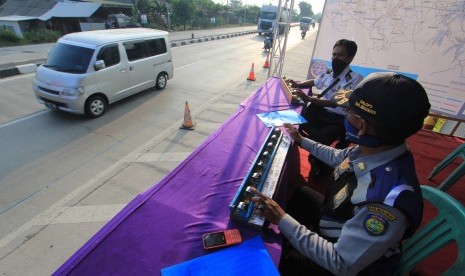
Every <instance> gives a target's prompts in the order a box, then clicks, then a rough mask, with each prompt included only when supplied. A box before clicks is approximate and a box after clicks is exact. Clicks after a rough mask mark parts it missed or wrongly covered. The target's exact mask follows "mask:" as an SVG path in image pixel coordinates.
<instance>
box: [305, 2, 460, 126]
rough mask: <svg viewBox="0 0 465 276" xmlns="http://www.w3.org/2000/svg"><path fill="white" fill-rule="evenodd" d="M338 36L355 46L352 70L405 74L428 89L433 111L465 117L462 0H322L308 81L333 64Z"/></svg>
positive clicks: (365, 73)
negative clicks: (323, 1)
mask: <svg viewBox="0 0 465 276" xmlns="http://www.w3.org/2000/svg"><path fill="white" fill-rule="evenodd" d="M341 38H346V39H350V40H354V41H355V42H356V43H357V45H358V51H357V54H356V56H355V59H354V61H353V62H352V64H351V68H352V70H354V71H356V72H359V73H361V74H362V75H363V76H366V75H367V74H369V73H371V72H377V71H394V72H398V73H402V74H405V75H407V76H409V77H412V78H414V79H416V80H418V81H419V82H420V83H421V84H422V85H423V87H424V88H425V89H426V91H427V93H428V97H429V100H430V103H431V105H432V108H431V109H432V110H431V111H435V112H438V113H441V114H443V115H447V116H450V117H457V118H461V119H464V118H465V1H463V0H449V1H447V0H430V1H426V0H326V3H325V7H324V9H323V16H322V21H321V24H320V27H319V30H318V36H317V40H316V43H315V48H314V50H313V55H312V60H311V62H310V68H309V71H308V78H315V77H316V76H317V75H318V74H319V73H321V72H322V70H326V68H327V66H329V65H330V64H331V63H330V61H331V53H332V48H333V45H334V43H335V42H336V41H337V40H339V39H341ZM399 100H401V99H399Z"/></svg>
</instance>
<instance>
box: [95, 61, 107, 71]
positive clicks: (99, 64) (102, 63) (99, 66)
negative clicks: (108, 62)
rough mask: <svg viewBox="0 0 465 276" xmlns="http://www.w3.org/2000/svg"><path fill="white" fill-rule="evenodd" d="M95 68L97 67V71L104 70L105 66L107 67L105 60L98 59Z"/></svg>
mask: <svg viewBox="0 0 465 276" xmlns="http://www.w3.org/2000/svg"><path fill="white" fill-rule="evenodd" d="M94 68H95V71H98V70H102V69H103V68H105V61H103V60H101V59H100V60H97V61H96V62H95V63H94Z"/></svg>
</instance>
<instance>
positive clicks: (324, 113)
mask: <svg viewBox="0 0 465 276" xmlns="http://www.w3.org/2000/svg"><path fill="white" fill-rule="evenodd" d="M301 115H302V116H303V117H304V118H305V119H306V120H307V122H308V123H307V124H303V125H301V126H300V127H299V131H300V133H301V134H302V135H303V136H304V137H308V138H310V139H312V140H314V141H316V142H319V143H322V144H324V145H327V146H329V145H331V144H332V143H333V142H334V141H337V140H341V141H343V142H340V143H338V145H337V146H336V147H337V148H345V147H347V146H348V145H349V143H346V142H345V127H344V116H343V115H339V114H336V113H333V112H329V111H328V110H327V109H326V108H324V107H322V106H318V105H310V106H308V107H307V108H304V109H303V110H302V113H301ZM309 161H310V164H311V165H312V169H314V168H318V169H319V170H321V171H322V172H324V173H323V174H326V173H327V172H330V171H332V169H331V168H330V167H329V166H328V165H326V164H325V163H323V162H322V161H320V160H319V159H318V158H316V157H314V156H313V155H310V156H309Z"/></svg>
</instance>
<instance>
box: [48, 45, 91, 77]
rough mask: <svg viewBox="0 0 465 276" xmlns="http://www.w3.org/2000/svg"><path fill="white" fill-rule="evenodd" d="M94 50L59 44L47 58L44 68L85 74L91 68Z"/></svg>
mask: <svg viewBox="0 0 465 276" xmlns="http://www.w3.org/2000/svg"><path fill="white" fill-rule="evenodd" d="M93 54H94V50H93V49H89V48H84V47H79V46H74V45H69V44H64V43H57V44H55V47H53V49H52V51H51V52H50V54H49V55H48V57H47V60H46V61H45V63H44V66H45V67H47V68H50V69H52V70H55V71H60V72H66V73H71V74H83V73H85V72H86V71H87V68H88V67H89V62H90V59H91V58H92V55H93Z"/></svg>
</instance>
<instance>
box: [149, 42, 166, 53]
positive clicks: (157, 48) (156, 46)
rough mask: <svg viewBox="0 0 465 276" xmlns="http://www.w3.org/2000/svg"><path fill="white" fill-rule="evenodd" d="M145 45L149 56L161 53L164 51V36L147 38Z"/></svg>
mask: <svg viewBox="0 0 465 276" xmlns="http://www.w3.org/2000/svg"><path fill="white" fill-rule="evenodd" d="M147 46H148V48H149V53H150V55H151V56H156V55H161V54H164V53H166V43H165V39H164V38H157V39H150V40H147Z"/></svg>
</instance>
